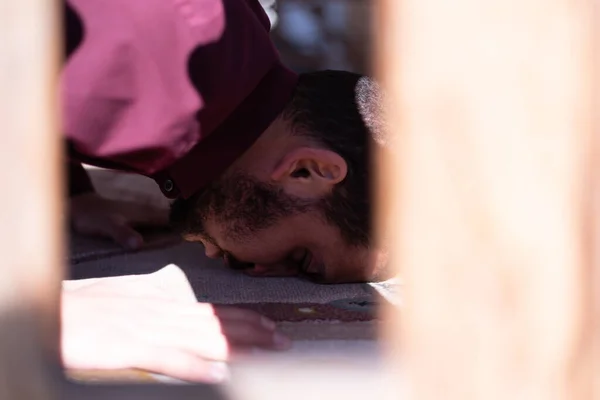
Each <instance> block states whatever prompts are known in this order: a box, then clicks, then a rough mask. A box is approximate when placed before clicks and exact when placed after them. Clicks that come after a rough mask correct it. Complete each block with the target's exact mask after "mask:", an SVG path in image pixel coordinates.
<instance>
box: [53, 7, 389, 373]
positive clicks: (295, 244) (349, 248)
mask: <svg viewBox="0 0 600 400" xmlns="http://www.w3.org/2000/svg"><path fill="white" fill-rule="evenodd" d="M65 21H66V23H67V36H66V38H67V46H66V48H67V60H66V63H65V66H64V69H63V73H62V99H63V107H64V113H63V116H64V131H65V135H66V138H67V141H68V148H69V155H70V158H71V161H70V164H69V172H70V196H71V198H70V218H71V222H72V224H73V226H74V228H75V229H76V230H79V231H80V232H83V233H88V234H101V235H106V236H110V237H112V238H113V239H115V240H116V241H118V242H119V243H122V244H124V245H126V244H129V245H130V246H131V247H137V246H139V245H140V244H141V236H139V234H138V233H137V232H135V231H134V230H133V229H132V226H133V225H134V224H135V223H138V222H152V221H155V222H156V221H157V220H156V219H155V218H154V217H152V216H147V215H140V213H139V210H138V209H135V208H119V205H118V204H116V203H113V202H110V201H108V200H106V199H102V198H100V197H99V196H98V195H96V194H94V193H93V188H92V187H91V184H90V181H89V178H88V177H87V176H86V173H85V171H84V170H83V168H82V167H81V165H80V163H87V164H92V165H96V166H99V167H105V168H112V169H117V170H122V171H128V172H136V173H139V174H143V175H146V176H149V177H151V178H153V179H155V180H156V182H157V183H158V184H159V185H160V188H161V190H162V192H163V193H164V194H165V196H167V197H169V198H171V199H173V200H174V203H173V206H172V211H171V221H172V224H173V226H174V227H175V228H177V229H179V230H180V231H181V233H182V234H183V235H184V237H185V238H186V239H187V240H191V241H198V242H201V243H202V244H204V246H205V249H206V254H207V255H208V256H209V257H214V258H223V259H224V260H225V262H227V263H228V264H229V265H231V266H232V267H238V268H244V269H247V270H248V271H249V273H252V274H254V275H280V274H286V275H288V274H303V275H306V276H308V277H310V278H312V279H315V280H317V281H320V282H350V281H364V280H368V279H371V278H373V277H375V276H376V275H377V274H378V273H379V272H380V269H381V265H380V264H381V259H380V257H379V256H378V253H377V252H375V251H373V250H374V249H373V248H372V243H371V206H370V205H371V198H370V197H371V190H370V184H371V181H370V177H371V161H370V159H369V154H370V150H371V148H372V147H373V145H375V139H374V137H373V136H372V134H375V133H377V130H378V128H379V121H380V116H379V91H378V89H377V87H376V85H375V84H374V83H373V82H372V81H371V80H369V79H367V78H364V77H361V76H359V75H356V74H352V73H348V72H339V71H323V72H315V73H310V74H304V75H301V76H297V75H296V74H294V73H293V72H292V71H290V70H289V69H287V68H286V67H285V66H284V65H282V64H281V62H280V60H279V57H278V55H277V52H276V50H275V49H274V47H273V44H272V42H271V41H270V39H269V21H268V18H267V17H266V15H265V13H264V12H263V10H262V8H261V6H260V4H259V3H258V1H257V0H225V1H223V2H221V1H218V0H171V1H167V0H144V1H139V0H127V1H124V0H103V1H91V0H68V1H67V3H66V8H65ZM367 125H369V126H367ZM95 304H97V303H95ZM116 308H117V306H115V310H116ZM132 310H133V308H132ZM115 312H116V311H115ZM120 312H123V311H120ZM131 313H133V311H131ZM82 314H83V312H82ZM71 320H72V321H79V320H78V319H77V318H75V317H73V318H72V319H71ZM248 321H252V323H251V328H252V330H253V331H260V332H259V333H260V334H257V335H256V336H255V339H256V340H255V342H259V343H260V344H262V346H263V347H267V348H285V347H286V346H287V344H286V343H284V341H281V340H279V341H278V340H276V336H277V335H273V334H272V330H270V331H269V330H266V331H265V329H264V328H265V327H271V328H272V326H271V324H270V323H268V322H267V323H266V324H264V323H262V324H261V323H258V324H257V321H259V319H257V317H256V316H254V315H253V316H248V315H247V314H239V313H238V314H236V315H235V318H234V322H233V323H231V324H230V325H232V326H235V327H237V328H236V329H237V331H239V330H240V329H241V330H244V329H245V330H248V329H249V328H248V324H247V323H248ZM111 323H112V322H111ZM244 324H246V325H244ZM259 325H260V326H261V327H260V328H259ZM241 326H242V327H243V329H242V328H240V327H241ZM154 329H162V327H160V326H154ZM73 331H76V329H73ZM232 331H233V329H232ZM73 335H75V334H73ZM265 337H268V340H266V341H265V340H264V338H265ZM246 344H250V345H252V344H255V343H246ZM200 355H203V353H202V352H200ZM75 364H76V365H77V363H75ZM142 364H143V366H148V364H150V367H152V365H154V364H152V363H148V362H146V363H142Z"/></svg>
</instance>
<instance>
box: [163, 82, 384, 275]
mask: <svg viewBox="0 0 600 400" xmlns="http://www.w3.org/2000/svg"><path fill="white" fill-rule="evenodd" d="M381 119H382V115H381V93H380V91H379V88H378V86H377V85H376V83H375V82H374V81H373V80H371V79H370V78H367V77H362V76H360V75H358V74H353V73H350V72H342V71H320V72H314V73H307V74H302V75H300V78H299V81H298V85H297V87H296V90H295V93H294V95H293V98H292V100H291V101H290V102H289V103H288V105H287V106H286V108H285V109H284V111H283V112H282V113H281V115H280V116H279V117H278V118H277V119H276V120H275V121H274V122H273V123H272V124H271V126H270V127H269V128H268V129H267V130H266V131H265V132H264V133H263V134H262V135H261V137H260V138H259V139H258V140H257V141H256V142H255V143H254V145H253V146H252V147H251V148H250V149H248V151H246V152H245V153H244V155H243V156H242V157H241V158H240V159H238V160H237V161H236V162H235V163H234V165H232V166H231V167H230V168H229V169H228V170H227V171H226V172H225V174H223V176H222V177H221V178H220V179H219V180H218V181H215V182H213V184H212V185H211V186H210V187H207V188H206V189H205V190H203V191H202V192H201V193H198V194H196V195H194V196H192V197H191V198H189V199H187V200H177V201H175V202H174V203H173V206H172V209H171V220H172V222H173V224H174V226H175V227H176V228H178V229H179V230H180V231H181V233H182V234H183V235H184V237H185V238H186V239H187V240H192V241H200V242H202V243H203V244H204V246H205V248H206V254H207V255H208V256H209V257H215V258H219V257H223V258H224V259H225V261H226V262H227V263H228V264H229V265H231V266H233V267H240V268H241V267H248V268H252V269H248V271H249V273H253V274H255V275H285V274H297V273H300V274H304V275H308V276H309V277H311V278H313V279H315V280H317V281H323V282H342V281H344V282H347V281H364V280H368V279H372V278H374V276H375V274H376V273H377V272H378V270H379V269H380V267H381V266H380V265H377V264H379V263H380V262H381V260H379V257H378V252H377V251H375V249H373V246H372V245H373V243H372V240H371V238H372V234H371V229H372V215H371V211H372V201H371V200H372V198H371V197H372V190H371V189H372V182H373V167H372V163H371V157H370V155H371V150H372V149H373V146H374V145H376V143H377V137H376V135H380V134H381V126H382V122H381ZM199 173H201V171H200V172H199Z"/></svg>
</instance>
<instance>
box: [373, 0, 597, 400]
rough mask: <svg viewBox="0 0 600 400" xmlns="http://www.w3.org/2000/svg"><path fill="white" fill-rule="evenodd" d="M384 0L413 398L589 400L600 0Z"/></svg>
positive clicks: (399, 257) (397, 258)
mask: <svg viewBox="0 0 600 400" xmlns="http://www.w3.org/2000/svg"><path fill="white" fill-rule="evenodd" d="M378 6H379V9H378V12H377V26H378V27H379V32H378V35H377V36H376V40H375V42H376V44H377V46H378V49H377V50H378V55H379V58H378V61H379V68H378V72H379V74H380V77H381V78H382V80H383V82H384V85H385V87H386V88H387V90H389V94H390V100H391V102H392V103H393V106H394V107H393V112H392V113H390V115H389V118H390V121H389V123H390V126H391V127H393V129H392V131H393V133H394V134H396V135H397V136H396V139H397V140H396V143H395V145H396V147H395V151H396V153H395V157H392V158H390V159H387V160H384V162H383V164H384V167H383V175H382V178H381V180H382V182H384V185H381V188H382V191H381V195H380V198H384V200H385V201H384V202H383V203H382V204H383V206H384V208H385V207H387V211H388V213H387V214H386V213H385V212H382V213H381V214H382V215H393V216H394V218H392V219H391V221H392V223H391V224H389V227H390V229H391V236H390V237H391V238H393V240H392V247H391V248H392V250H393V254H392V258H393V260H394V263H395V265H396V266H398V268H399V271H401V273H402V278H403V280H404V282H405V284H406V286H405V297H404V300H405V301H404V304H405V308H404V309H403V310H402V313H401V317H402V340H401V341H400V340H398V338H397V337H396V336H394V335H388V338H389V339H392V340H395V342H396V345H395V347H394V349H395V350H397V351H399V352H396V353H395V354H396V355H398V354H401V355H402V356H403V357H404V361H405V362H406V370H407V373H408V377H409V382H410V383H411V387H412V394H413V396H412V398H414V399H419V400H421V399H436V400H438V399H445V400H469V399H485V400H494V399H502V400H506V399H544V400H553V399H569V400H579V399H591V398H592V390H593V389H592V385H593V380H594V376H593V375H594V373H595V375H596V378H597V377H598V373H600V372H599V371H600V369H597V370H596V371H595V372H594V369H593V368H594V364H593V363H594V362H595V363H596V364H595V366H596V368H598V367H600V365H599V364H598V357H599V356H600V355H599V354H598V352H596V353H595V354H596V355H595V357H596V359H595V360H594V359H593V356H592V354H594V352H593V342H594V338H596V339H597V335H598V321H595V322H594V321H593V318H594V315H596V317H597V316H598V310H597V309H596V312H595V314H594V312H593V309H592V305H593V304H594V303H593V301H592V288H593V286H594V283H593V282H596V289H598V285H597V282H598V259H597V254H598V249H600V238H599V236H598V234H597V228H596V226H595V225H594V221H597V222H600V219H599V217H598V214H599V212H600V208H599V207H596V206H595V203H597V202H598V197H597V188H598V187H600V181H599V178H600V177H599V175H598V174H599V171H600V170H599V168H600V159H599V157H600V152H599V151H598V150H599V148H598V130H597V127H598V124H597V122H598V115H599V112H600V109H599V108H598V107H596V106H597V100H598V95H599V94H600V92H599V90H600V87H599V86H598V82H597V80H595V78H596V76H597V74H598V71H599V68H600V65H599V64H598V63H595V61H597V60H598V55H597V54H596V55H594V46H595V45H596V44H595V43H594V41H595V40H598V39H596V36H595V35H594V33H595V32H594V30H596V31H597V29H598V28H597V25H598V24H599V23H600V21H599V19H598V18H597V13H598V11H597V10H596V7H595V5H594V2H593V1H592V0H583V1H576V2H573V1H567V0H487V1H480V0H455V1H446V2H444V1H436V0H380V1H379V2H378ZM594 90H595V93H594ZM593 194H596V197H595V198H594V197H592V195H593ZM592 200H595V201H592ZM384 203H385V204H384ZM596 225H597V224H596ZM380 228H381V229H383V222H380ZM594 250H595V251H594ZM597 305H598V302H596V306H597ZM396 317H397V318H398V319H399V316H396ZM398 319H397V321H398ZM594 328H595V329H596V331H595V332H594ZM594 335H596V336H594Z"/></svg>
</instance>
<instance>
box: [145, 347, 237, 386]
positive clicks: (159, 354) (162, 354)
mask: <svg viewBox="0 0 600 400" xmlns="http://www.w3.org/2000/svg"><path fill="white" fill-rule="evenodd" d="M141 353H143V354H141V355H140V361H139V363H138V365H137V366H136V367H137V368H140V369H144V370H147V371H150V372H154V373H158V374H162V375H166V376H169V377H172V378H176V379H181V380H184V381H190V382H204V383H220V382H223V381H226V380H227V379H228V378H229V370H228V368H227V365H226V364H225V363H223V362H219V361H209V360H205V359H203V358H201V357H198V356H196V355H194V354H192V353H189V352H186V351H182V350H177V349H173V348H160V347H159V348H151V349H148V350H147V351H142V352H141Z"/></svg>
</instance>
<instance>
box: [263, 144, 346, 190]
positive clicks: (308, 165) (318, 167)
mask: <svg viewBox="0 0 600 400" xmlns="http://www.w3.org/2000/svg"><path fill="white" fill-rule="evenodd" d="M347 173H348V166H347V164H346V161H345V160H344V158H343V157H342V156H340V155H339V154H337V153H336V152H334V151H331V150H326V149H318V148H313V147H300V148H296V149H294V150H292V151H290V152H288V153H287V154H286V155H285V156H284V157H283V158H282V159H281V161H280V162H279V163H278V164H277V165H276V166H275V168H274V170H273V172H272V173H271V179H272V180H274V181H276V182H278V183H280V184H281V185H282V186H283V188H284V190H285V191H286V192H288V193H290V194H294V195H296V196H299V197H304V198H320V197H323V195H325V194H326V193H329V192H330V191H331V189H332V188H333V186H335V185H336V184H338V183H340V182H341V181H343V180H344V179H345V178H346V174H347Z"/></svg>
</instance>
